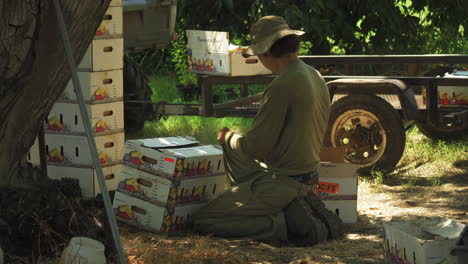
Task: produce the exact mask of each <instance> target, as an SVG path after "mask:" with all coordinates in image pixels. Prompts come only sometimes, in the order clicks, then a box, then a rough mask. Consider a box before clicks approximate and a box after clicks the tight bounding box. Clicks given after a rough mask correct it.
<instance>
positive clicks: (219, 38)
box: [186, 30, 229, 53]
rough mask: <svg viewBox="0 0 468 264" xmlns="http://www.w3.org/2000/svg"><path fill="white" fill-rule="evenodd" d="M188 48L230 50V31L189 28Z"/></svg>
mask: <svg viewBox="0 0 468 264" xmlns="http://www.w3.org/2000/svg"><path fill="white" fill-rule="evenodd" d="M186 34H187V48H189V49H192V50H206V51H208V52H210V53H228V52H229V33H228V32H221V31H202V30H187V31H186Z"/></svg>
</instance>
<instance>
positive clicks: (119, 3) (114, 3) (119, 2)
mask: <svg viewBox="0 0 468 264" xmlns="http://www.w3.org/2000/svg"><path fill="white" fill-rule="evenodd" d="M109 6H122V0H112V1H111V2H110V5H109Z"/></svg>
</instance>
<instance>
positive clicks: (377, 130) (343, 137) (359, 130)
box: [331, 109, 386, 166]
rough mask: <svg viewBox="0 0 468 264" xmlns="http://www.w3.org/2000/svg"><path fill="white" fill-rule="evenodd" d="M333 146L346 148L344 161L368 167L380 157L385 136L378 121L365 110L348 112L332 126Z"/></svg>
mask: <svg viewBox="0 0 468 264" xmlns="http://www.w3.org/2000/svg"><path fill="white" fill-rule="evenodd" d="M331 140H332V145H333V146H344V147H346V156H345V158H346V160H347V161H349V162H351V163H357V164H362V165H366V166H367V165H370V164H373V163H375V162H377V161H378V160H379V159H380V157H382V155H383V153H384V150H385V146H386V134H385V131H384V129H383V128H382V126H381V124H380V122H379V119H378V118H377V117H376V116H375V115H374V114H372V113H370V112H368V111H365V110H360V109H358V110H356V109H355V110H349V111H347V112H345V113H343V114H342V115H340V116H339V117H338V118H337V119H336V121H335V123H334V124H333V126H332V130H331Z"/></svg>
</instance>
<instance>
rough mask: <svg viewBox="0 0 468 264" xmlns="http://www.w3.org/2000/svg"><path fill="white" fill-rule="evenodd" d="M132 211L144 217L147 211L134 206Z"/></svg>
mask: <svg viewBox="0 0 468 264" xmlns="http://www.w3.org/2000/svg"><path fill="white" fill-rule="evenodd" d="M131 208H132V211H133V212H135V213H139V214H142V215H146V210H145V209H143V208H140V207H136V206H134V205H133V206H132V207H131Z"/></svg>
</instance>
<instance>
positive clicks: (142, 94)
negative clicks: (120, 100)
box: [123, 56, 153, 131]
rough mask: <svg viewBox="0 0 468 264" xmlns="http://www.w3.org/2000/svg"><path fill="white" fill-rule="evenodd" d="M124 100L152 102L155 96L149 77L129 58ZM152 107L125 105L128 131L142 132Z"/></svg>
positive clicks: (125, 71) (125, 120)
mask: <svg viewBox="0 0 468 264" xmlns="http://www.w3.org/2000/svg"><path fill="white" fill-rule="evenodd" d="M123 81H124V100H125V102H127V100H137V101H151V95H152V94H153V92H152V90H151V87H149V85H148V77H146V75H145V73H144V72H143V70H142V69H141V67H140V66H139V65H138V64H136V63H135V62H133V61H132V60H131V59H130V58H128V57H127V56H124V71H123ZM151 113H152V107H151V105H150V104H129V103H125V105H124V122H125V129H126V130H127V131H138V130H141V129H142V128H143V127H144V125H145V121H146V120H149V119H150V118H151V116H152V115H151Z"/></svg>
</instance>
